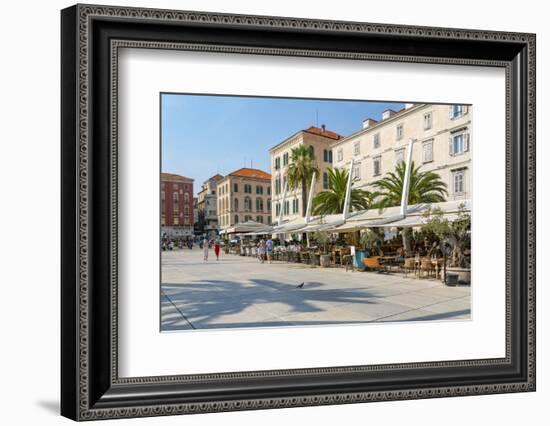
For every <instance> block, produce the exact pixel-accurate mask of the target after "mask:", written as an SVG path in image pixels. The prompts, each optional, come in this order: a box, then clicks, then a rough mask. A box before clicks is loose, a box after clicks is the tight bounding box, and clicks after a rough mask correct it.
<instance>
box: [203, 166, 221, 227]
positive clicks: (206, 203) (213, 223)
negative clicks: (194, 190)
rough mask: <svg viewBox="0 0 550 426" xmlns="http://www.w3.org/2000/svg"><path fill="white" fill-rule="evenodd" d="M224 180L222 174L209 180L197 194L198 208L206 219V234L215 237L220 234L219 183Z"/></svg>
mask: <svg viewBox="0 0 550 426" xmlns="http://www.w3.org/2000/svg"><path fill="white" fill-rule="evenodd" d="M222 179H223V176H222V175H220V174H215V175H214V176H212V177H210V178H209V179H207V180H206V181H205V182H204V183H203V184H202V188H201V190H200V191H199V193H198V194H197V208H198V210H199V212H200V214H201V215H203V216H202V217H204V232H205V233H206V234H207V235H208V236H214V235H216V234H217V232H218V195H217V191H218V182H219V181H221V180H222Z"/></svg>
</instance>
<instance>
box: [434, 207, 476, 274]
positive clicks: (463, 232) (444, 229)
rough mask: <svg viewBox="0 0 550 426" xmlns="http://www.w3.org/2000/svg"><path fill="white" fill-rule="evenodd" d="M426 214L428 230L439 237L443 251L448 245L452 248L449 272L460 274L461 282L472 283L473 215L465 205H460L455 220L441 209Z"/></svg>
mask: <svg viewBox="0 0 550 426" xmlns="http://www.w3.org/2000/svg"><path fill="white" fill-rule="evenodd" d="M424 216H425V217H426V219H427V223H426V225H425V227H426V230H428V231H431V232H433V233H434V234H435V235H436V236H437V237H438V239H439V241H440V245H441V246H442V251H445V250H446V249H445V247H446V246H448V247H449V248H450V250H449V257H450V259H449V265H448V266H447V267H446V269H447V272H451V273H456V274H458V282H459V283H461V284H470V280H471V269H470V244H471V217H470V214H469V213H468V212H467V211H466V209H465V207H464V205H463V204H461V205H460V206H459V208H458V214H457V218H456V219H455V220H453V221H450V220H448V219H446V218H444V217H443V212H442V211H441V210H440V209H433V210H428V211H427V212H426V213H425V214H424Z"/></svg>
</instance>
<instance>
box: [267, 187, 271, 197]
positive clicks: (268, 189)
mask: <svg viewBox="0 0 550 426" xmlns="http://www.w3.org/2000/svg"><path fill="white" fill-rule="evenodd" d="M267 195H271V186H268V187H267Z"/></svg>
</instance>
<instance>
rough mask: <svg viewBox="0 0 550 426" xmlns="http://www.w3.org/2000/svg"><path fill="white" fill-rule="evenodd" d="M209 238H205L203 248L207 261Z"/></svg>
mask: <svg viewBox="0 0 550 426" xmlns="http://www.w3.org/2000/svg"><path fill="white" fill-rule="evenodd" d="M208 248H209V246H208V240H207V239H206V238H205V239H204V240H202V250H203V252H204V260H205V261H208Z"/></svg>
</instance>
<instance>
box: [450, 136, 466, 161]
mask: <svg viewBox="0 0 550 426" xmlns="http://www.w3.org/2000/svg"><path fill="white" fill-rule="evenodd" d="M468 150H469V135H468V134H466V133H460V134H456V135H452V136H451V137H450V138H449V155H451V156H454V155H460V154H464V153H465V152H466V151H468Z"/></svg>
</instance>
